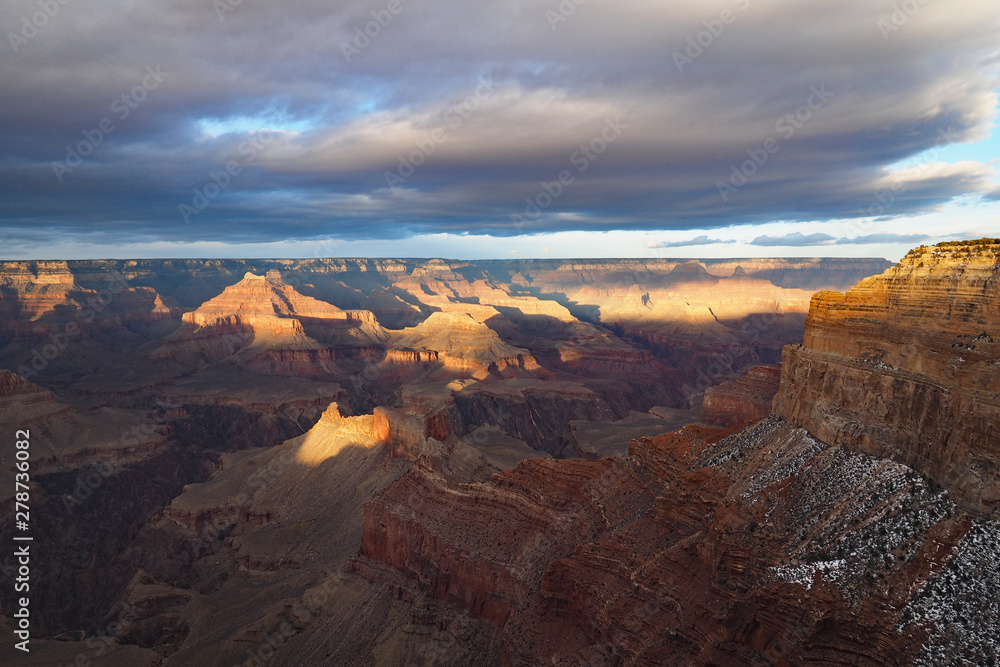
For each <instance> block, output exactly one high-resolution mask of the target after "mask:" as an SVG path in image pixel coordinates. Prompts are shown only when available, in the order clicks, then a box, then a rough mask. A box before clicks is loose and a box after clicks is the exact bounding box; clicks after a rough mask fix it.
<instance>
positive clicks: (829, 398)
mask: <svg viewBox="0 0 1000 667" xmlns="http://www.w3.org/2000/svg"><path fill="white" fill-rule="evenodd" d="M998 273H1000V245H981V246H944V247H941V246H935V247H930V248H926V247H922V248H919V249H917V250H914V251H912V252H911V253H910V254H909V255H907V257H906V258H905V259H904V260H903V261H902V262H900V264H899V265H898V266H896V267H893V268H892V269H889V270H888V271H886V272H885V273H884V274H882V275H880V276H875V277H872V278H869V279H867V280H864V281H862V282H861V283H860V284H858V285H857V286H856V287H855V288H853V289H851V290H850V291H848V292H847V293H846V294H839V293H834V292H821V293H818V294H817V295H816V296H815V297H814V299H813V303H812V309H811V311H810V315H809V319H808V322H807V325H806V336H805V341H804V343H803V345H801V346H794V347H790V348H788V349H786V351H785V358H784V374H783V379H782V391H781V392H780V395H779V397H778V399H777V401H776V402H775V411H776V413H777V414H779V415H781V416H783V417H785V418H786V419H788V420H789V421H790V422H791V423H793V424H795V425H796V426H801V427H803V428H806V429H808V430H809V431H810V432H811V433H812V434H814V435H815V436H816V437H817V438H819V439H821V440H823V441H824V442H827V443H830V444H841V445H845V446H849V447H852V448H855V449H858V450H860V451H864V452H868V453H870V454H872V455H875V456H881V457H887V458H892V459H895V460H897V461H900V462H903V463H905V464H907V465H909V466H912V467H914V468H916V469H917V470H920V471H922V472H924V473H925V474H927V475H929V476H930V477H932V478H933V479H935V480H936V481H938V483H940V484H942V485H944V486H945V487H946V488H947V489H948V490H949V491H951V493H952V494H953V496H954V497H955V498H958V499H960V500H961V501H962V503H963V504H964V505H965V506H967V507H969V508H970V509H973V510H975V511H977V512H988V511H990V510H992V509H994V508H996V507H998V506H1000V438H998V437H997V435H996V434H997V433H998V432H1000V400H998V394H1000V279H998Z"/></svg>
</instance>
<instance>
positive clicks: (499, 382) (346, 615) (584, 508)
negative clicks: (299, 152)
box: [0, 244, 1000, 667]
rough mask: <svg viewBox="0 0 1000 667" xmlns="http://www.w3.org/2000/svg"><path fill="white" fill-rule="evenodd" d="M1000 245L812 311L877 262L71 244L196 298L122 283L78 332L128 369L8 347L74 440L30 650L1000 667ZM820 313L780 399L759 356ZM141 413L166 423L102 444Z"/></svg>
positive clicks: (432, 660) (864, 288)
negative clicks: (106, 313)
mask: <svg viewBox="0 0 1000 667" xmlns="http://www.w3.org/2000/svg"><path fill="white" fill-rule="evenodd" d="M998 251H1000V244H979V245H968V246H942V247H936V248H930V249H928V248H924V249H920V250H919V251H915V252H914V253H913V254H912V255H911V256H910V257H908V258H907V259H906V260H904V261H903V262H902V263H901V264H900V265H899V266H897V267H894V268H893V269H890V270H889V271H887V272H886V273H884V274H883V275H881V276H876V277H874V278H871V279H867V280H864V281H862V283H861V284H860V285H858V286H857V287H856V288H854V289H852V290H849V291H848V292H847V294H834V293H832V292H822V293H820V294H817V295H816V296H815V297H813V298H812V301H811V306H810V311H809V316H808V320H806V317H805V315H806V301H807V298H808V296H809V294H810V292H811V290H812V289H814V288H816V287H838V288H843V287H845V286H846V285H845V284H844V283H843V282H839V281H843V280H844V279H845V278H846V277H847V276H852V275H854V274H855V273H856V272H859V271H863V270H864V267H866V266H867V267H873V266H874V267H876V269H875V271H871V272H876V271H881V270H884V269H885V266H884V263H877V262H875V263H873V262H859V261H850V262H846V261H845V262H835V261H830V260H796V261H791V260H759V261H758V260H740V261H738V262H733V261H715V262H713V261H705V262H671V261H668V260H662V261H660V260H657V261H651V262H643V261H632V260H626V261H581V262H563V261H552V262H532V261H526V262H479V263H467V262H453V261H445V260H431V261H416V260H412V261H411V260H332V259H331V260H273V261H265V260H260V261H252V262H250V261H242V260H210V261H196V260H183V261H181V260H178V261H169V262H168V261H163V262H154V261H132V262H110V263H101V262H91V263H72V262H71V263H66V267H65V268H66V270H68V271H69V273H70V274H71V275H72V277H73V280H74V284H75V285H76V287H75V288H74V289H73V290H71V289H67V290H66V294H68V295H72V294H74V293H76V292H75V291H74V290H77V291H79V290H90V291H93V292H98V291H99V290H100V289H101V285H102V283H101V275H102V274H103V273H106V272H108V271H109V270H111V269H114V270H115V271H120V272H121V274H122V275H123V276H124V277H125V279H126V280H128V281H129V282H130V283H132V284H133V285H134V287H130V289H134V290H136V293H137V294H142V293H148V294H153V293H154V292H155V294H156V295H157V296H156V297H155V298H156V299H158V300H159V301H158V303H161V304H164V307H165V308H166V310H167V311H169V313H170V318H172V319H168V320H164V321H168V322H172V323H173V324H174V325H176V326H177V327H178V330H177V332H176V333H174V334H167V333H166V332H165V331H159V332H158V330H156V329H155V327H153V326H152V325H150V326H147V327H146V329H143V330H142V333H141V334H140V333H137V332H136V331H133V330H132V329H128V328H127V327H125V325H124V322H125V320H126V319H128V318H126V317H124V316H123V318H122V319H123V324H121V325H118V326H119V329H114V328H113V327H112V325H111V324H110V323H109V324H108V328H106V329H101V330H100V331H99V332H98V333H99V335H97V336H96V337H90V336H89V335H88V336H86V337H83V338H85V339H86V340H84V339H81V340H80V341H79V345H80V347H79V348H67V351H66V352H65V353H64V354H65V357H66V359H67V360H68V359H70V358H71V357H73V356H76V355H79V356H87V355H89V354H92V353H97V352H98V351H102V350H106V349H111V345H112V343H117V342H122V343H123V345H122V348H121V349H122V352H121V353H120V356H110V355H109V356H106V357H105V359H110V360H111V363H108V362H106V363H108V369H107V370H104V371H100V372H97V371H93V372H87V373H85V374H80V373H79V371H78V370H73V369H74V368H76V369H78V368H82V366H74V365H72V364H68V363H67V365H65V366H60V365H58V364H56V363H55V362H53V367H54V368H53V367H49V368H47V369H45V370H44V371H43V372H41V373H40V375H39V377H38V378H35V379H33V382H34V384H32V383H29V382H26V381H25V379H24V378H23V377H17V376H14V375H11V374H7V375H0V414H4V413H3V410H7V412H8V413H10V412H12V411H15V410H24V411H25V412H24V414H31V415H33V416H34V417H33V418H37V420H38V421H37V423H44V424H49V425H50V426H47V427H46V428H48V429H49V435H48V436H47V437H51V436H52V434H56V435H58V436H59V437H60V438H62V434H65V435H66V436H67V437H66V438H65V442H66V443H68V444H69V445H70V447H69V450H68V451H66V452H64V454H65V456H63V458H58V457H56V458H54V459H53V460H52V461H51V462H50V464H51V466H52V467H51V468H44V467H43V468H41V472H40V473H39V475H38V477H37V482H36V483H37V484H38V489H37V491H38V498H39V499H40V500H39V501H38V502H39V503H41V505H40V509H41V514H40V516H44V517H46V518H45V520H44V521H43V522H42V523H41V525H40V532H39V541H38V544H39V545H41V547H44V548H42V549H41V551H42V553H45V554H47V555H46V556H45V558H46V560H44V561H43V562H42V563H41V564H40V565H39V567H40V568H41V569H42V570H44V571H45V572H47V573H51V576H49V577H46V578H45V579H43V581H42V582H41V583H40V587H39V590H38V596H39V597H38V599H37V601H36V602H37V605H38V606H39V608H40V609H41V610H44V611H40V612H39V616H38V618H37V619H36V621H37V623H38V625H37V626H36V627H37V628H38V630H39V633H40V635H41V636H44V637H47V638H49V639H51V638H53V637H56V636H59V637H60V639H62V640H66V641H60V642H54V641H48V640H43V639H41V638H40V639H39V643H38V646H39V655H38V656H37V657H36V656H32V657H31V659H32V660H36V662H37V664H46V661H48V662H49V663H52V662H55V663H56V664H61V663H63V662H69V661H71V659H68V658H67V656H77V655H84V657H85V658H87V659H90V660H92V661H93V662H95V664H96V662H97V661H96V660H95V659H94V657H95V656H93V655H92V654H91V653H86V651H87V650H88V646H87V641H93V640H96V639H97V638H98V637H100V636H105V637H106V644H107V652H108V653H109V654H110V655H112V656H114V659H115V660H118V661H119V662H120V663H121V664H126V663H128V661H132V662H133V663H134V664H150V665H153V664H161V665H166V666H168V667H171V666H173V665H178V666H180V665H189V664H198V665H217V666H218V667H231V666H232V665H234V664H245V665H259V664H264V663H268V662H270V663H271V664H275V665H297V664H336V665H345V666H358V667H360V666H361V665H372V664H376V665H456V666H457V665H468V664H477V665H496V666H498V667H500V666H507V665H541V664H551V665H565V666H570V665H574V666H575V665H589V666H590V667H599V666H605V665H607V666H611V665H678V666H681V665H684V666H687V665H706V666H707V665H729V664H734V665H742V664H747V665H765V664H767V665H782V666H784V665H796V664H858V665H876V664H877V665H910V664H919V665H937V664H948V662H949V661H951V663H952V664H975V665H989V664H994V663H995V661H996V659H997V652H998V651H1000V646H998V645H997V633H996V625H997V619H998V618H1000V607H998V604H997V602H996V596H995V595H994V594H993V593H994V591H995V590H996V588H997V587H998V586H1000V565H998V563H997V560H996V555H995V554H996V550H997V548H998V545H1000V527H998V524H997V521H996V514H995V512H996V509H995V503H993V501H992V496H991V493H993V490H994V489H995V476H994V471H995V460H996V452H995V445H996V442H997V441H996V438H995V437H994V436H993V432H994V431H993V429H994V428H995V427H996V426H997V423H996V412H995V410H996V406H997V400H998V399H997V396H998V394H1000V387H998V385H997V373H996V372H994V371H991V366H992V368H993V369H994V370H995V368H996V366H995V363H996V361H997V358H998V354H997V349H996V345H997V343H996V340H997V339H998V338H1000V332H998V331H997V330H996V329H997V321H998V320H1000V317H998V315H1000V312H998V299H997V283H996V277H995V276H996V272H997V254H998ZM0 268H2V270H0V279H2V277H3V275H6V274H4V271H6V272H9V273H10V274H11V275H13V274H14V273H17V272H18V271H20V272H21V274H19V275H25V276H26V275H27V274H31V276H32V277H31V278H30V279H29V278H28V277H25V278H24V280H23V281H22V283H23V284H22V285H21V287H18V288H13V287H11V288H10V290H13V291H14V292H15V293H17V291H18V290H20V291H22V292H24V293H27V292H29V291H31V290H36V291H37V288H36V287H31V290H29V289H28V287H27V285H29V284H31V285H36V284H37V283H38V275H47V274H46V273H45V271H41V270H40V269H39V268H38V267H37V266H35V265H30V264H27V265H25V266H23V267H18V266H15V265H14V263H7V264H4V265H2V267H0ZM42 268H45V267H42ZM47 270H48V269H46V271H47ZM52 270H53V271H55V273H56V274H58V275H59V276H62V277H59V278H58V280H56V282H57V283H58V282H63V283H65V282H66V278H65V275H64V273H65V271H64V269H63V267H61V266H57V267H54V268H53V269H52ZM24 272H27V274H25V273H24ZM247 272H250V273H251V274H253V275H251V276H247V275H246V273H247ZM279 272H280V273H279ZM265 273H266V275H264V277H260V276H261V274H265ZM54 276H55V274H54ZM241 276H243V278H242V279H241ZM56 277H58V276H56ZM56 277H53V280H55V279H56ZM852 280H853V279H852ZM11 281H12V283H11V284H13V279H11ZM796 288H801V289H796ZM10 290H8V291H0V308H5V309H7V310H4V312H5V313H8V312H9V313H12V314H13V313H16V312H17V308H18V307H19V306H18V305H17V304H18V303H20V301H21V297H19V296H17V295H16V294H14V296H11V294H12V292H11V291H10ZM145 291H148V292H145ZM49 296H51V297H52V298H51V299H50V302H49V305H48V306H38V308H39V309H40V310H39V311H38V312H42V311H44V312H46V313H49V314H48V315H43V318H46V317H47V318H54V319H49V320H48V321H49V322H50V323H56V324H57V326H58V324H59V319H58V318H59V316H61V315H65V314H66V313H67V312H70V311H72V309H73V308H75V307H76V306H72V305H70V306H68V307H67V306H65V304H63V302H58V303H57V301H58V296H57V293H56V291H55V290H53V292H52V294H51V295H49ZM46 298H49V297H46ZM68 298H69V299H70V302H72V303H75V302H73V298H74V297H72V296H69V297H68ZM29 301H30V299H29ZM127 301H128V300H127V299H124V300H122V301H121V303H123V304H125V303H126V302H127ZM36 303H37V304H41V303H42V300H41V299H39V300H38V301H37V302H36ZM129 303H131V302H129ZM334 303H335V304H337V306H334V305H332V304H334ZM747 304H749V306H748V305H747ZM147 305H148V304H147ZM123 307H124V306H123ZM128 308H130V309H132V311H130V312H134V313H136V319H135V321H136V322H139V321H142V318H143V317H146V316H145V315H142V313H145V312H147V311H146V310H145V309H146V305H141V304H138V305H129V306H128ZM67 309H68V310H67ZM348 309H350V310H348ZM380 309H384V310H380ZM368 310H371V311H372V312H363V311H368ZM180 311H185V314H184V316H183V319H182V317H181V314H180ZM149 312H152V311H149ZM615 315H619V316H620V319H621V321H620V322H618V323H616V322H615V321H612V320H611V319H609V317H614V316H615ZM12 317H16V315H12ZM383 317H385V318H388V319H386V320H384V321H391V322H392V323H393V327H392V329H389V330H387V329H383V328H382V327H381V325H380V324H379V322H380V321H383ZM629 318H631V319H629ZM147 321H151V320H147ZM18 322H19V324H18V325H17V326H11V327H8V330H9V331H11V332H13V333H12V334H8V335H13V336H14V338H13V339H12V340H13V341H14V342H13V346H14V349H16V351H17V353H18V354H22V353H23V350H24V349H25V348H24V347H23V346H21V347H18V346H19V345H20V344H19V343H17V341H18V340H21V341H22V342H23V341H24V340H26V339H24V338H23V336H24V335H25V334H24V331H25V328H24V326H23V322H21V321H20V320H18ZM144 326H145V325H144ZM797 327H799V328H801V329H798V330H799V331H800V333H799V334H797V335H798V336H800V337H801V335H802V333H801V331H802V330H803V329H804V332H805V337H804V344H803V345H802V346H793V347H791V348H788V349H786V350H785V358H784V363H783V366H782V368H781V383H780V390H779V394H778V395H777V397H776V398H775V399H774V402H773V406H774V408H775V413H774V414H771V415H770V416H768V413H769V411H770V410H769V407H770V401H769V396H770V395H771V394H772V393H773V391H774V390H775V388H776V381H777V379H778V371H777V370H776V369H774V368H760V367H754V365H755V364H758V363H761V362H762V361H777V355H778V354H779V351H780V349H781V347H782V346H783V345H784V344H785V343H788V342H790V341H792V340H795V336H793V334H794V332H795V331H796V330H797ZM115 332H117V333H115ZM123 332H127V333H123ZM102 336H103V337H102ZM0 343H4V340H0ZM10 349H12V348H11V344H7V345H6V346H5V347H0V358H2V359H12V358H13V357H12V356H11V357H5V356H3V354H5V353H6V351H9V350H10ZM73 349H77V350H80V352H79V353H74V352H73ZM104 353H105V354H106V352H104ZM185 355H187V356H185ZM310 355H312V356H310ZM319 355H327V356H326V357H323V358H320V356H319ZM57 361H59V362H60V363H61V359H60V360H57ZM74 363H76V362H74ZM8 365H9V364H8ZM744 368H751V370H750V372H749V373H747V374H746V375H743V376H741V377H736V373H737V372H738V371H740V370H741V369H744ZM300 372H301V376H298V374H299V373H300ZM293 376H294V377H293ZM734 377H736V379H733V378H734ZM727 380H728V381H729V382H725V381H727ZM720 383H723V384H721V386H717V387H716V386H714V385H720ZM53 392H54V393H53ZM701 394H704V400H703V402H702V413H701V419H702V421H703V422H705V423H704V424H700V425H694V424H693V422H694V421H695V418H696V413H695V412H694V411H693V410H689V409H687V408H688V407H689V406H690V405H692V404H696V403H697V399H699V398H700V397H701ZM56 396H58V399H57V398H56ZM688 399H691V400H690V401H689V400H688ZM128 419H138V420H140V423H145V424H148V425H150V428H151V429H152V432H151V434H150V438H149V443H154V444H155V447H153V448H152V449H151V450H150V451H148V452H145V454H143V456H142V457H141V458H137V459H135V460H132V461H128V462H126V463H125V464H124V465H123V466H122V467H121V468H120V469H116V470H114V471H111V473H112V474H110V475H109V476H108V477H101V475H100V468H99V467H98V465H99V463H98V461H99V460H100V457H101V456H104V455H106V454H107V451H111V449H110V440H109V439H107V438H105V437H104V435H105V434H107V433H111V432H113V431H114V430H115V429H117V428H119V427H120V426H121V425H122V424H128V423H130V422H128ZM747 422H752V423H751V424H749V425H745V424H746V423H747ZM60 423H64V424H69V425H71V426H72V428H74V429H75V430H76V431H78V432H79V434H80V435H79V436H76V437H77V439H76V440H74V439H73V438H71V437H68V436H69V435H71V434H70V433H69V432H68V430H67V429H66V428H65V427H61V426H56V425H58V424H60ZM99 423H104V424H106V425H107V426H106V429H107V430H106V431H105V432H101V431H99V430H98V429H97V428H96V425H97V424H99ZM684 424H688V425H687V426H684ZM58 428H62V429H63V430H62V431H58V430H57V429H58ZM674 429H676V430H674ZM669 430H673V432H666V431H669ZM102 442H103V443H105V444H107V445H108V447H109V449H108V450H107V451H105V448H104V447H103V446H98V447H96V448H95V447H94V446H93V445H94V444H95V443H97V444H98V445H100V443H102ZM118 449H119V450H120V448H118ZM138 449H142V448H141V447H139V448H138ZM78 452H84V454H83V458H81V459H77V458H74V456H76V454H75V453H78ZM120 453H121V452H120V451H119V452H118V454H120ZM567 457H576V458H567ZM39 463H40V464H41V462H39ZM95 471H96V472H97V475H98V477H101V482H100V484H99V485H98V487H97V488H96V489H91V490H90V491H89V493H90V494H91V495H90V496H89V499H84V500H83V501H82V502H81V503H80V504H76V503H73V502H71V501H67V498H73V493H74V490H75V489H74V485H76V484H77V483H78V482H79V480H81V479H83V480H86V479H88V478H87V474H88V473H91V472H95ZM10 525H11V523H10V521H5V522H4V523H3V524H0V540H3V541H8V540H9V538H10V528H9V526H10ZM64 536H65V538H66V539H63V537H64ZM41 547H40V548H41ZM0 565H3V566H8V563H7V562H3V563H0ZM9 595H10V591H9V590H4V591H3V592H2V593H0V599H2V601H3V603H4V608H5V609H8V608H10V604H11V603H10V599H9ZM7 627H10V621H9V619H8V620H7ZM0 631H2V628H0ZM4 637H6V635H4ZM4 641H6V639H0V661H4V660H7V659H8V658H12V656H13V655H14V654H13V652H12V651H13V649H12V648H11V646H10V645H9V643H7V644H5V643H3V642H4ZM144 661H145V662H144ZM991 661H993V662H992V663H991ZM25 664H31V662H28V663H25ZM109 664H115V663H114V662H111V663H109Z"/></svg>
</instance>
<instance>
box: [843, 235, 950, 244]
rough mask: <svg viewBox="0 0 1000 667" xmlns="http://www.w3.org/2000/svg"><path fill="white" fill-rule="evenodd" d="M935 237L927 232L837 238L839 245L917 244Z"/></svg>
mask: <svg viewBox="0 0 1000 667" xmlns="http://www.w3.org/2000/svg"><path fill="white" fill-rule="evenodd" d="M933 240H935V237H933V236H928V235H927V234H869V235H867V236H857V237H855V238H853V239H837V244H838V245H845V244H857V245H871V244H876V243H906V244H915V243H923V242H925V241H933Z"/></svg>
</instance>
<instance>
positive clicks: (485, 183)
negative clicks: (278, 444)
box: [0, 0, 1000, 260]
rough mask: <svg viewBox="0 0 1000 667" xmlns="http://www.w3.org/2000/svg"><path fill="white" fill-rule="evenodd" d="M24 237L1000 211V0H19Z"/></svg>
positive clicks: (8, 141)
mask: <svg viewBox="0 0 1000 667" xmlns="http://www.w3.org/2000/svg"><path fill="white" fill-rule="evenodd" d="M0 28H2V32H3V33H4V39H3V43H0V99H2V100H3V101H2V103H0V259H41V258H46V259H83V258H100V257H116V258H128V257H326V256H378V257H454V258H466V259H480V258H505V257H509V258H523V257H705V258H709V257H753V256H759V257H765V256H785V257H801V256H847V257H855V256H856V257H886V258H888V259H891V260H896V259H898V258H899V257H901V256H902V255H903V254H905V253H906V251H907V250H908V249H910V248H912V247H914V246H917V245H921V244H924V243H934V242H938V241H943V240H952V239H959V238H979V237H982V236H1000V177H998V174H997V168H998V166H1000V160H998V158H1000V132H998V131H997V128H996V125H997V115H998V90H1000V6H998V5H997V3H996V1H995V0H842V1H839V0H838V1H837V2H834V1H833V0H710V1H707V2H706V1H705V0H697V1H695V0H679V1H670V2H668V1H667V0H658V1H655V2H654V1H651V0H614V2H612V1H610V0H605V1H601V0H503V1H497V0H481V1H480V2H475V3H470V2H467V1H459V0H371V1H368V0H363V1H360V2H343V1H326V2H322V1H320V0H301V1H298V2H288V3H265V2H259V1H253V0H175V1H172V2H169V3H167V2H161V1H155V0H117V1H115V2H102V3H96V2H85V1H84V0H6V2H4V3H2V4H0Z"/></svg>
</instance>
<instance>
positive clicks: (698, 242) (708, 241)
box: [649, 234, 735, 248]
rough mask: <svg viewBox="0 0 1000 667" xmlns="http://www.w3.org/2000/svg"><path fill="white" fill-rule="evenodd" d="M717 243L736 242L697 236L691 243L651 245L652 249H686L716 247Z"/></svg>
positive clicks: (677, 242)
mask: <svg viewBox="0 0 1000 667" xmlns="http://www.w3.org/2000/svg"><path fill="white" fill-rule="evenodd" d="M717 243H735V241H723V240H721V239H710V238H708V236H706V235H704V234H703V235H701V236H696V237H695V238H693V239H691V240H690V241H665V242H663V243H653V244H650V246H649V247H650V248H686V247H687V246H695V245H715V244H717Z"/></svg>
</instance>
